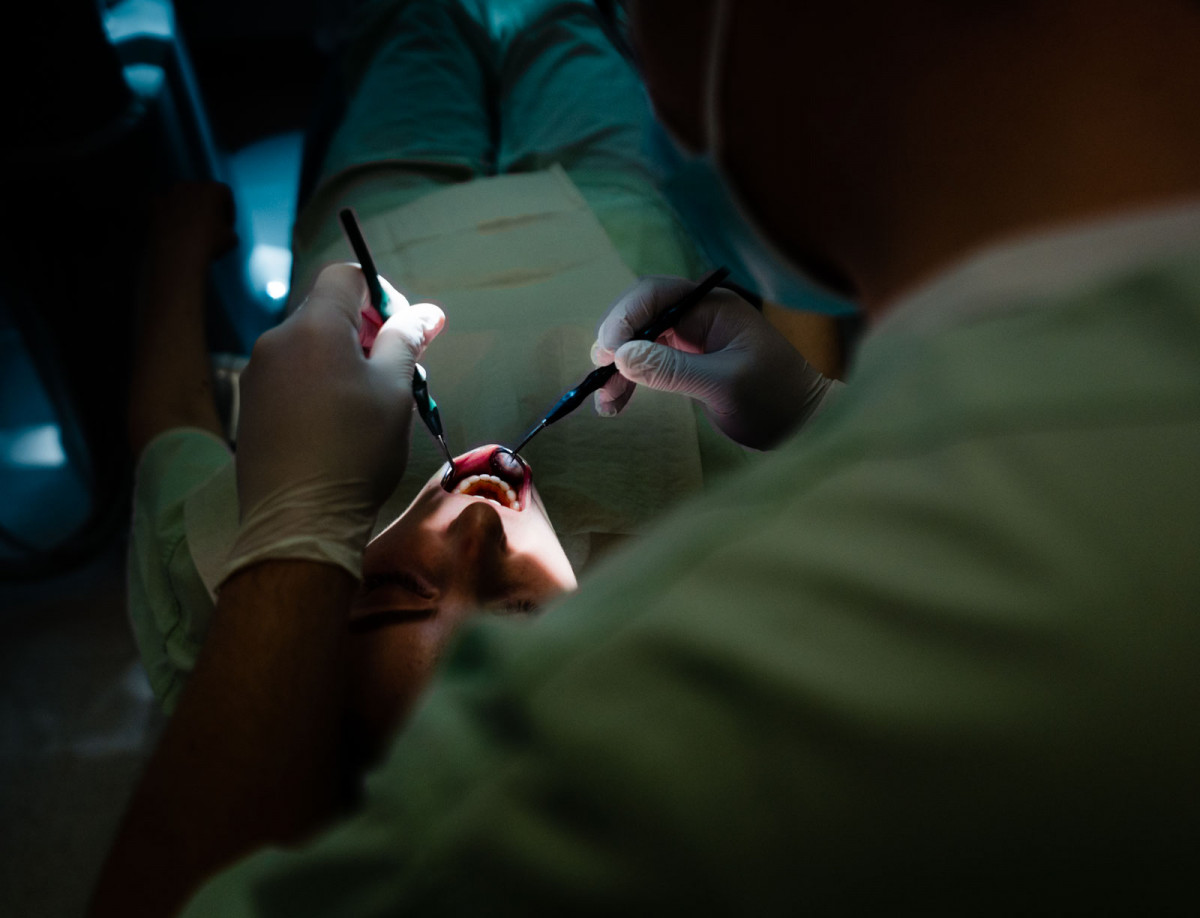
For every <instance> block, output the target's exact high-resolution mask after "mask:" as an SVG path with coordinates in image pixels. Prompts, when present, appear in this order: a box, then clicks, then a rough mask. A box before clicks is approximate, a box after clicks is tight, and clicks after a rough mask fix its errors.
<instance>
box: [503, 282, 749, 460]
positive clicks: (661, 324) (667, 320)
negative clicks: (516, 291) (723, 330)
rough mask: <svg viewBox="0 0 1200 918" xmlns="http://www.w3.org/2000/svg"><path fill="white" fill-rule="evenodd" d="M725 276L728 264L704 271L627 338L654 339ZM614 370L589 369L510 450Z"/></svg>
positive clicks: (573, 405) (558, 418)
mask: <svg viewBox="0 0 1200 918" xmlns="http://www.w3.org/2000/svg"><path fill="white" fill-rule="evenodd" d="M728 276H729V269H728V268H717V269H716V270H715V271H712V272H711V273H709V274H707V275H705V276H704V277H703V278H702V279H701V280H700V283H699V284H697V285H696V288H695V289H694V290H692V291H690V292H689V293H685V294H684V295H683V296H682V297H680V298H679V299H678V300H676V301H675V302H674V303H672V304H671V305H670V306H668V307H667V308H666V309H664V310H663V311H662V312H660V313H659V314H658V315H657V316H656V317H655V318H654V320H653V321H652V322H651V323H650V324H649V325H647V326H646V327H645V328H643V329H642V330H641V331H639V332H637V334H635V335H634V336H633V337H632V338H630V339H629V340H630V341H654V340H655V339H656V338H658V336H659V335H661V334H662V333H663V332H665V331H666V330H667V329H669V328H671V327H672V326H674V325H675V323H676V322H678V321H679V320H680V319H681V318H682V317H683V314H684V313H685V312H687V311H688V310H689V309H691V308H692V307H693V306H695V305H696V304H697V303H699V302H700V301H701V300H702V299H704V298H705V297H706V296H708V295H709V294H710V293H712V291H713V289H714V288H716V287H717V286H718V285H719V284H720V283H721V281H723V280H725V278H727V277H728ZM616 372H617V365H616V364H615V363H610V364H606V365H605V366H602V367H599V368H597V369H595V370H592V372H590V373H589V374H588V375H587V376H585V377H584V378H583V381H582V382H581V383H580V384H579V385H577V386H576V387H575V388H574V389H571V390H570V391H569V392H567V394H566V395H564V396H563V397H562V398H560V399H559V400H558V401H557V402H556V403H555V405H554V407H553V408H551V409H550V410H549V411H548V412H547V413H546V415H545V417H543V418H542V419H541V420H540V421H538V423H537V424H535V425H534V427H533V429H532V430H530V431H529V433H527V434H526V435H525V439H524V440H522V441H521V442H520V444H518V445H517V446H516V447H514V448H513V452H514V453H519V452H520V451H521V450H522V449H524V448H525V445H526V444H527V443H528V442H529V441H530V440H532V439H533V438H534V436H535V435H537V434H538V433H539V432H540V431H542V430H543V429H545V428H546V427H549V426H550V425H551V424H553V423H554V422H555V421H561V420H562V419H563V418H565V417H566V416H567V415H568V414H570V413H571V412H572V411H574V410H575V409H576V408H578V407H579V406H580V405H582V404H583V402H584V399H586V398H587V397H588V396H589V395H591V394H592V393H593V392H595V391H596V390H597V389H599V388H600V387H601V386H603V385H604V384H605V383H606V382H608V381H609V380H610V379H612V378H613V375H614V374H615V373H616Z"/></svg>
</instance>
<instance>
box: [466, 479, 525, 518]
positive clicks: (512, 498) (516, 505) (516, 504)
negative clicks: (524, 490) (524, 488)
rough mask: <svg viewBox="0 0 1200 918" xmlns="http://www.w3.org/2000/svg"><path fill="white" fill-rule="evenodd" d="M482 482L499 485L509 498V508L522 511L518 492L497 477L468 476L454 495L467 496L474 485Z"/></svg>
mask: <svg viewBox="0 0 1200 918" xmlns="http://www.w3.org/2000/svg"><path fill="white" fill-rule="evenodd" d="M480 481H489V482H492V483H493V484H496V485H499V486H500V487H501V488H503V489H504V496H505V497H507V498H508V504H509V506H510V507H512V509H514V510H520V509H521V502H520V501H519V500H517V492H516V491H514V490H513V489H512V488H511V487H509V485H508V483H507V482H506V481H504V479H502V478H497V477H496V476H495V475H468V476H467V477H466V478H464V479H463V480H462V481H460V482H459V483H458V486H457V487H455V489H454V493H455V494H465V493H467V492H468V491H470V490H471V488H472V486H473V485H475V484H476V483H477V482H480Z"/></svg>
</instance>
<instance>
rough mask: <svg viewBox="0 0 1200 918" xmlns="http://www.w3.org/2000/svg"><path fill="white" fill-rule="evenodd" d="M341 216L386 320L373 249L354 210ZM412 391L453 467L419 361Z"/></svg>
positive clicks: (376, 305)
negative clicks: (365, 237) (369, 247)
mask: <svg viewBox="0 0 1200 918" xmlns="http://www.w3.org/2000/svg"><path fill="white" fill-rule="evenodd" d="M338 218H339V219H340V220H341V221H342V229H343V230H345V231H346V238H347V239H349V240H350V247H351V248H352V249H354V255H355V257H356V258H357V259H358V263H359V264H360V265H361V266H362V272H363V276H364V277H365V278H366V279H367V291H368V293H369V295H370V298H371V308H372V309H374V310H375V313H376V314H377V315H378V316H379V318H380V320H381V321H382V320H386V319H387V314H386V313H384V311H383V306H384V302H385V300H386V299H387V295H386V294H385V293H384V291H383V284H381V283H380V282H379V272H378V271H376V270H375V259H373V258H372V257H371V250H370V249H368V248H367V240H366V239H364V238H363V234H362V230H361V229H360V228H359V225H358V220H357V219H356V218H355V216H354V211H353V210H351V209H350V208H349V207H347V208H344V209H343V210H341V211H340V212H339V213H338ZM412 391H413V400H414V401H415V402H416V403H417V414H419V415H420V416H421V420H422V421H424V422H425V426H426V427H427V428H429V432H430V433H431V434H433V438H434V439H435V440H437V442H438V445H439V446H441V448H442V454H443V455H444V456H445V457H446V461H447V462H449V463H450V467H451V468H454V457H453V456H451V455H450V447H449V446H447V445H446V437H445V434H444V433H443V432H442V414H441V412H440V411H438V406H437V402H435V401H434V400H433V397H432V396H431V395H430V394H429V377H428V374H427V373H426V372H425V368H424V367H423V366H421V365H420V364H419V363H418V364H416V365H415V366H414V367H413V377H412Z"/></svg>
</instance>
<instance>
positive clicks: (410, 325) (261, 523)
mask: <svg viewBox="0 0 1200 918" xmlns="http://www.w3.org/2000/svg"><path fill="white" fill-rule="evenodd" d="M385 289H386V290H387V292H388V294H389V295H392V294H393V293H394V291H392V289H391V288H390V287H385ZM395 296H399V294H395ZM366 303H367V284H366V281H365V279H364V278H363V274H362V271H361V270H360V269H359V267H358V266H357V265H332V266H331V267H328V268H326V269H325V270H324V271H322V272H321V275H320V277H318V278H317V282H316V284H315V285H314V286H313V289H312V292H311V293H310V294H309V296H308V299H307V300H306V301H305V302H304V304H303V305H302V306H301V307H300V309H299V310H297V311H296V312H295V313H293V314H292V316H291V317H289V318H288V319H287V320H286V321H285V322H283V323H282V324H281V325H279V326H278V327H276V328H273V329H271V330H270V331H268V332H266V333H265V334H263V335H262V336H261V337H260V338H259V339H258V341H257V342H256V343H255V345H254V352H253V353H252V354H251V356H250V363H249V364H248V365H247V367H246V369H245V370H244V371H243V373H242V377H241V412H242V414H241V421H240V424H239V431H238V447H237V458H236V463H237V488H238V505H239V507H240V510H241V527H240V529H239V531H238V537H237V541H236V543H235V545H234V548H233V550H232V551H231V553H230V557H229V560H228V562H227V564H226V568H225V572H224V575H223V577H222V580H224V579H226V578H228V577H229V575H231V574H232V573H234V572H235V571H237V570H240V569H241V568H244V567H247V566H249V565H250V564H254V563H256V562H258V561H262V560H265V559H267V558H304V559H309V560H315V561H327V562H330V563H333V564H337V565H340V566H341V567H343V568H345V569H346V570H347V571H348V572H349V573H350V574H352V575H353V576H355V577H360V576H361V573H362V552H363V549H364V548H365V547H366V544H367V538H368V536H369V535H370V532H371V527H372V525H373V524H374V522H375V516H376V514H377V513H378V511H379V508H380V506H381V505H382V504H383V502H384V500H386V499H387V497H388V496H389V495H390V494H391V493H392V491H393V490H395V488H396V485H398V484H399V482H400V477H401V475H403V473H404V468H405V466H406V464H407V462H408V447H409V437H410V433H411V430H412V415H413V411H414V406H413V397H412V373H413V364H414V363H416V361H417V359H418V358H419V357H420V355H421V353H422V352H423V351H424V349H425V347H426V346H427V345H428V344H429V342H430V341H432V340H433V339H434V338H435V337H436V336H437V334H438V333H439V332H440V331H441V329H442V326H443V324H444V323H445V316H444V315H443V314H442V311H441V310H440V309H439V308H438V307H437V306H434V305H433V304H432V303H418V304H416V305H414V306H411V307H409V308H407V309H399V310H397V311H396V313H395V314H394V315H393V316H392V317H391V318H390V319H388V320H387V322H385V323H384V325H383V327H382V328H381V329H380V330H379V334H378V337H377V338H376V339H375V343H374V346H373V347H372V349H371V356H370V358H367V357H365V356H363V351H362V348H361V347H360V345H359V338H358V330H359V324H360V321H361V319H360V315H359V313H360V310H361V309H362V307H363V306H364V305H366Z"/></svg>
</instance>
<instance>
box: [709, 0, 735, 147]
mask: <svg viewBox="0 0 1200 918" xmlns="http://www.w3.org/2000/svg"><path fill="white" fill-rule="evenodd" d="M716 6H717V8H716V15H715V16H714V17H713V23H712V34H711V35H710V36H709V41H708V69H707V70H706V71H705V74H704V132H705V137H704V141H705V144H706V146H707V148H708V154H709V156H711V157H712V161H713V162H714V163H716V164H718V165H719V164H720V163H721V160H722V157H721V153H722V150H721V133H722V132H721V101H720V97H721V88H722V83H723V82H724V79H725V63H726V60H725V58H726V55H727V52H728V51H729V43H728V42H727V41H726V37H727V36H728V34H729V27H730V24H731V23H732V21H733V3H732V0H716Z"/></svg>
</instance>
